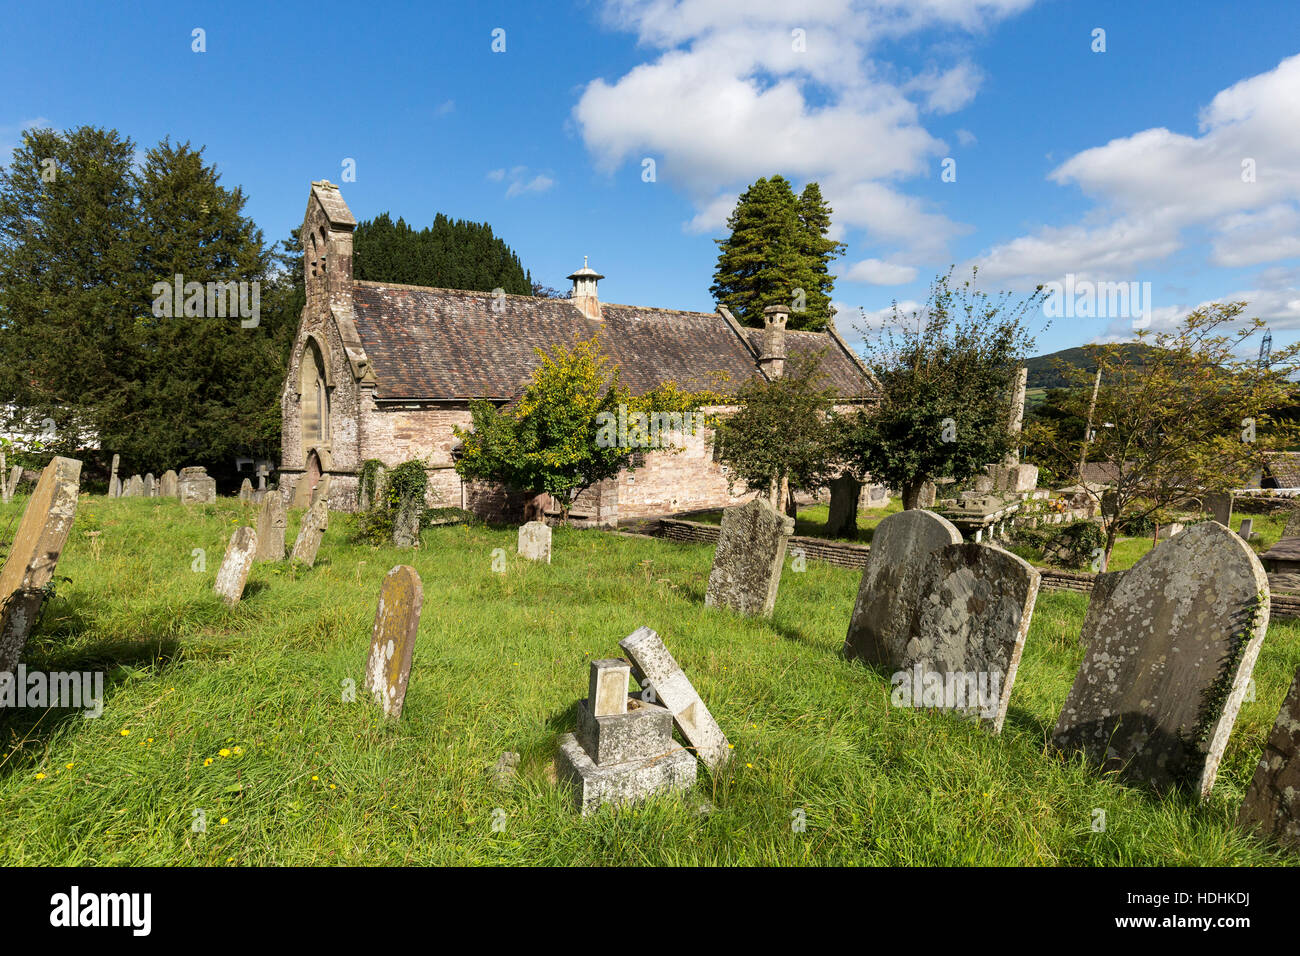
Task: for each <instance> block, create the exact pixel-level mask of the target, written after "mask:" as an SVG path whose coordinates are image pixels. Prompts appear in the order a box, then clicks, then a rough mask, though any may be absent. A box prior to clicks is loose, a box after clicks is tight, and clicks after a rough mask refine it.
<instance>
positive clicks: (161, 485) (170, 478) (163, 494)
mask: <svg viewBox="0 0 1300 956" xmlns="http://www.w3.org/2000/svg"><path fill="white" fill-rule="evenodd" d="M176 484H177V483H176V472H174V471H171V470H168V471H164V472H163V476H162V478H160V479H159V481H158V496H159V497H160V498H175V497H176V493H177V492H176Z"/></svg>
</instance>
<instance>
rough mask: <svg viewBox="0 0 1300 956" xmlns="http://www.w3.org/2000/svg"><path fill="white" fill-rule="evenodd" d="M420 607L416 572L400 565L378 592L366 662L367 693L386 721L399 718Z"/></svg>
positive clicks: (421, 591)
mask: <svg viewBox="0 0 1300 956" xmlns="http://www.w3.org/2000/svg"><path fill="white" fill-rule="evenodd" d="M423 607H424V586H423V585H422V584H421V582H420V576H419V575H418V574H416V573H415V568H412V567H408V566H406V565H404V564H399V565H398V566H397V567H395V568H393V569H392V570H391V571H389V572H388V574H387V575H386V576H385V577H384V583H383V586H382V587H381V588H380V590H379V606H378V608H376V609H375V626H374V628H373V630H372V631H371V636H370V657H369V658H368V659H367V661H366V690H368V691H370V693H371V694H372V695H374V698H375V703H377V704H379V705H380V706H381V707H383V708H384V715H385V716H387V717H401V716H402V705H403V704H404V703H405V702H406V686H407V683H408V681H409V680H410V677H411V655H412V654H413V653H414V651H415V635H416V632H417V631H419V629H420V610H421V609H422V608H423Z"/></svg>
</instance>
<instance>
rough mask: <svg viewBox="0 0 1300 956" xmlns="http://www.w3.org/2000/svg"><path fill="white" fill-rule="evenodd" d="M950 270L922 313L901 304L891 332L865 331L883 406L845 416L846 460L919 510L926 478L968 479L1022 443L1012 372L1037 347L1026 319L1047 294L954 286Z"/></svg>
mask: <svg viewBox="0 0 1300 956" xmlns="http://www.w3.org/2000/svg"><path fill="white" fill-rule="evenodd" d="M951 275H952V273H951V270H950V271H949V273H948V274H947V275H942V276H939V277H938V278H937V279H936V280H935V281H934V283H932V284H931V286H930V294H929V297H928V299H927V300H926V303H925V306H924V307H923V308H922V309H919V310H916V311H914V312H912V314H911V315H910V316H907V315H903V314H902V313H901V311H900V310H899V308H898V304H897V303H895V304H894V311H893V317H892V321H891V323H890V326H889V328H887V329H885V330H883V332H881V333H880V334H876V330H871V329H860V330H859V331H861V332H862V333H863V336H864V337H865V338H866V340H867V343H868V354H867V362H868V364H869V365H870V366H871V367H872V370H873V372H874V373H875V375H876V378H877V379H878V380H879V382H880V387H881V399H880V404H879V406H878V407H876V408H866V409H861V410H857V411H854V412H851V413H848V414H846V415H844V416H842V417H841V418H840V419H839V422H838V425H839V428H840V436H841V438H840V442H841V452H842V454H843V456H844V458H845V459H846V460H847V461H850V462H852V463H853V464H854V466H855V470H857V471H859V472H861V473H869V474H870V475H871V477H872V479H873V480H875V481H879V482H883V483H885V484H887V485H890V486H891V487H894V488H897V489H899V490H900V492H901V493H902V496H903V507H904V508H915V507H917V504H918V500H919V498H920V492H921V486H922V485H923V484H924V483H925V482H926V481H927V480H931V479H934V478H953V479H956V480H957V481H964V480H966V479H968V478H970V477H972V476H974V475H976V474H978V473H979V472H980V470H981V469H983V467H984V465H986V464H988V463H989V462H995V461H998V460H999V459H1001V458H1002V457H1003V456H1004V455H1005V454H1006V453H1007V452H1008V451H1009V450H1011V448H1012V447H1013V443H1014V441H1015V439H1014V436H1013V435H1012V433H1011V430H1010V419H1011V388H1012V385H1013V376H1014V374H1015V372H1016V370H1017V369H1018V368H1019V366H1020V365H1021V363H1022V360H1023V358H1024V356H1025V354H1026V353H1027V352H1028V350H1029V349H1030V348H1031V347H1032V346H1033V338H1032V337H1031V336H1030V334H1029V331H1028V327H1027V323H1028V319H1029V315H1030V314H1031V313H1032V312H1034V311H1035V310H1036V309H1037V307H1038V304H1039V301H1040V298H1041V295H1042V293H1041V292H1035V293H1033V294H1031V295H1030V296H1028V297H1027V298H1025V299H1022V300H1020V301H1019V302H1013V301H1012V300H1011V297H1010V294H1009V293H1002V294H1001V295H1000V296H998V297H996V298H995V297H991V296H989V295H988V294H986V293H984V292H981V291H979V289H978V288H977V286H976V279H977V278H978V276H977V274H976V273H974V272H972V275H971V278H970V279H967V280H965V281H963V282H962V284H961V285H960V286H956V287H954V286H953V284H952V282H951ZM873 336H875V337H874V338H873Z"/></svg>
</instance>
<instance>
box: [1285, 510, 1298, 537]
mask: <svg viewBox="0 0 1300 956" xmlns="http://www.w3.org/2000/svg"><path fill="white" fill-rule="evenodd" d="M1282 537H1283V538H1295V537H1300V508H1292V509H1291V510H1290V511H1288V512H1287V515H1286V524H1285V525H1283V526H1282Z"/></svg>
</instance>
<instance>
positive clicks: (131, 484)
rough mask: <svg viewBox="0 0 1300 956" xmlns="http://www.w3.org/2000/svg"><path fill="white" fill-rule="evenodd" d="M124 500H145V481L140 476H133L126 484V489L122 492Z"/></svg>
mask: <svg viewBox="0 0 1300 956" xmlns="http://www.w3.org/2000/svg"><path fill="white" fill-rule="evenodd" d="M122 497H123V498H143V497H144V479H143V478H141V477H140V476H139V475H132V476H131V477H130V478H129V479H127V482H126V488H125V490H123V492H122Z"/></svg>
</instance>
